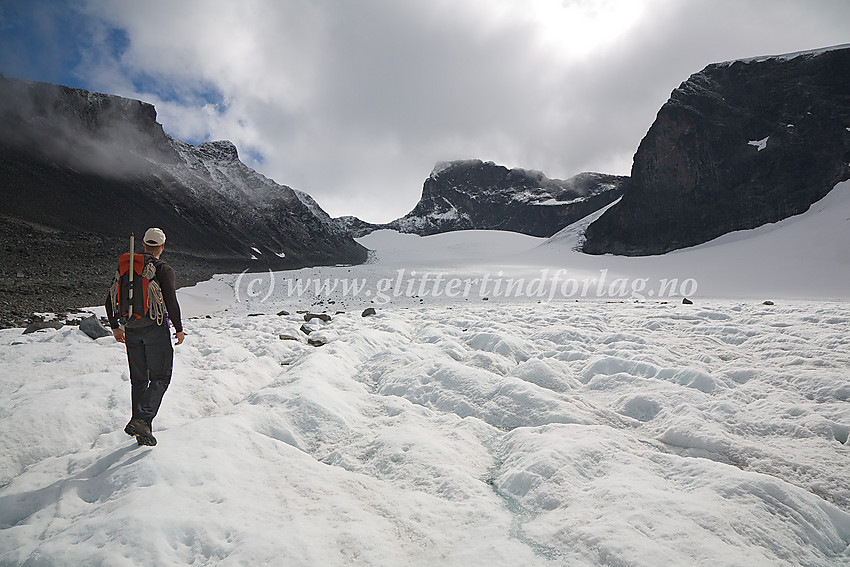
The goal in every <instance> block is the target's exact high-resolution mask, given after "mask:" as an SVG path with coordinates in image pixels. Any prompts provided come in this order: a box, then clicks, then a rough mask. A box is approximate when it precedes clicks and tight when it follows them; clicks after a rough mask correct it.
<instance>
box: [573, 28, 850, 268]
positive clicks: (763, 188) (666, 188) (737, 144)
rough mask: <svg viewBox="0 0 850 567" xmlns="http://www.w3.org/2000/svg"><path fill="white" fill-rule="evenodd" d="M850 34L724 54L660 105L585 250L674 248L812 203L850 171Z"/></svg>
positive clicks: (644, 251) (626, 251)
mask: <svg viewBox="0 0 850 567" xmlns="http://www.w3.org/2000/svg"><path fill="white" fill-rule="evenodd" d="M848 69H850V44H848V45H843V46H837V47H834V48H826V49H820V50H816V51H808V52H799V53H792V54H788V55H779V56H769V57H758V58H751V59H744V60H739V61H731V62H725V63H718V64H713V65H709V66H707V67H706V68H705V69H703V70H702V71H700V72H699V73H696V74H694V75H692V76H691V77H690V78H689V79H688V80H687V81H685V82H684V83H682V85H681V86H680V87H679V88H677V89H676V90H674V91H673V93H672V95H671V96H670V99H669V100H668V101H667V102H666V103H665V104H664V106H663V107H662V108H661V110H660V111H659V112H658V116H657V118H656V120H655V122H654V123H653V124H652V126H651V127H650V129H649V131H648V132H647V134H646V136H645V137H644V139H643V141H641V144H640V147H639V148H638V150H637V153H636V154H635V158H634V164H633V166H632V172H631V183H630V185H629V187H628V189H627V190H626V191H625V193H624V195H623V198H622V200H621V201H620V202H619V203H618V204H617V205H615V206H613V207H611V209H610V210H608V211H607V212H606V213H605V214H604V215H602V217H601V218H600V219H599V220H597V221H596V222H594V223H593V224H591V225H590V227H589V228H588V230H587V232H586V241H585V244H584V247H583V250H584V251H585V252H588V253H593V254H602V253H615V254H626V255H645V254H662V253H664V252H668V251H670V250H675V249H678V248H683V247H686V246H692V245H695V244H700V243H702V242H706V241H708V240H711V239H712V238H715V237H717V236H720V235H722V234H725V233H728V232H731V231H735V230H742V229H748V228H753V227H757V226H761V225H763V224H765V223H771V222H776V221H778V220H781V219H783V218H786V217H789V216H791V215H794V214H798V213H801V212H803V211H805V210H806V209H808V208H809V206H810V205H811V204H812V203H814V202H815V201H817V200H819V199H821V198H822V197H823V196H824V195H826V194H827V193H828V192H829V191H830V190H831V189H832V188H833V187H835V185H836V184H837V183H838V182H840V181H843V180H846V179H850V97H848V93H850V73H848Z"/></svg>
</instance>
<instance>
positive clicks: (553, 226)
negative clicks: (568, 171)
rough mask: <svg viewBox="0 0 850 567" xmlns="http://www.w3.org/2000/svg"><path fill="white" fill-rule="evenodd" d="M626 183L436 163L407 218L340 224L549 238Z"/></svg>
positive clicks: (356, 229) (360, 231)
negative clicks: (485, 231) (500, 231)
mask: <svg viewBox="0 0 850 567" xmlns="http://www.w3.org/2000/svg"><path fill="white" fill-rule="evenodd" d="M627 183H628V178H627V177H624V176H618V175H608V174H603V173H593V172H584V173H580V174H578V175H575V176H573V177H571V178H569V179H566V180H564V179H550V178H548V177H546V175H545V174H543V173H542V172H540V171H536V170H528V169H522V168H513V169H509V168H507V167H505V166H502V165H497V164H495V163H494V162H492V161H486V162H485V161H482V160H480V159H467V160H456V161H449V162H438V163H437V164H436V165H435V166H434V169H433V170H432V172H431V174H430V175H429V176H428V178H427V179H426V180H425V182H424V184H423V187H422V195H421V197H420V199H419V202H418V203H417V204H416V206H414V208H413V209H412V210H411V211H410V212H409V213H408V214H406V215H405V216H403V217H400V218H398V219H395V220H394V221H391V222H389V223H385V224H372V223H367V222H365V221H362V220H360V219H358V218H357V217H350V216H348V217H340V218H338V219H336V220H337V222H338V223H339V224H340V226H341V227H342V228H343V230H346V231H348V232H349V233H351V234H352V235H354V236H356V237H360V236H364V235H365V234H368V233H370V232H372V231H375V230H380V229H391V230H397V231H398V232H402V233H410V234H418V235H420V236H428V235H431V234H438V233H442V232H450V231H455V230H472V229H475V230H507V231H511V232H519V233H522V234H527V235H529V236H541V237H542V236H545V237H548V236H552V235H553V234H555V233H556V232H558V230H560V229H562V228H563V227H565V226H567V225H569V224H571V223H572V222H574V221H576V220H578V219H580V218H582V217H584V216H585V215H587V214H590V213H592V212H594V211H596V210H598V209H599V208H601V207H603V206H605V205H607V204H608V203H610V202H612V201H613V200H615V199H616V198H618V197H619V196H620V194H621V193H622V191H623V189H624V187H625V185H626V184H627Z"/></svg>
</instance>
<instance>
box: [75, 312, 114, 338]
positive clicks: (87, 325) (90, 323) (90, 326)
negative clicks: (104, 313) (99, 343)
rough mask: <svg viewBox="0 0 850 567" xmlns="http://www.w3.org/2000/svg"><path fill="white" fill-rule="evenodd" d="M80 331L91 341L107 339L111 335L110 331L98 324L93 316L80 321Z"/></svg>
mask: <svg viewBox="0 0 850 567" xmlns="http://www.w3.org/2000/svg"><path fill="white" fill-rule="evenodd" d="M80 330H81V331H82V332H84V333H85V334H87V335H88V336H89V337H91V338H93V339H99V338H101V337H108V336H110V335H111V334H112V331H108V330H106V328H104V326H103V325H101V324H100V321H99V320H98V318H97V317H96V316H94V315H92V316H91V317H86V318H85V319H83V320H82V321H80Z"/></svg>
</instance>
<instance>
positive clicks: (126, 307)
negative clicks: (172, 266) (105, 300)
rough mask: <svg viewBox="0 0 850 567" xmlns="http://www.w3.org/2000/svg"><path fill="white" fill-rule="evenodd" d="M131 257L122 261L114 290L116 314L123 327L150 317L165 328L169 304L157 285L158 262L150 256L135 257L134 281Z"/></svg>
mask: <svg viewBox="0 0 850 567" xmlns="http://www.w3.org/2000/svg"><path fill="white" fill-rule="evenodd" d="M130 257H131V254H130V253H129V252H128V253H126V254H122V255H121V257H119V258H118V270H117V271H116V272H115V279H114V280H113V282H112V288H111V289H110V297H111V298H112V312H113V313H115V315H116V316H117V317H118V321H119V322H120V323H121V324H122V325H126V324H127V323H128V322H130V321H138V320H139V319H142V318H144V317H149V318H150V319H152V320H153V321H155V322H156V324H157V325H162V321H163V319H164V317H165V301H164V300H163V298H162V289H161V288H160V287H159V282H158V281H156V268H157V264H158V262H157V260H156V259H155V258H154V257H153V256H150V255H149V254H132V262H133V272H132V275H133V278H132V284H131V280H130V262H131V260H130Z"/></svg>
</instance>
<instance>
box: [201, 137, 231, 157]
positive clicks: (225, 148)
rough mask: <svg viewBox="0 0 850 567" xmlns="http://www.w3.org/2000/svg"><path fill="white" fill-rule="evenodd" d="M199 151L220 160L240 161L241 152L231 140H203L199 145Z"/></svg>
mask: <svg viewBox="0 0 850 567" xmlns="http://www.w3.org/2000/svg"><path fill="white" fill-rule="evenodd" d="M198 151H199V152H200V153H202V154H203V155H205V156H207V157H209V158H212V159H214V160H216V161H219V162H233V161H239V152H238V150H237V149H236V145H235V144H234V143H233V142H231V141H230V140H216V141H214V142H203V143H202V144H199V145H198Z"/></svg>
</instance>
